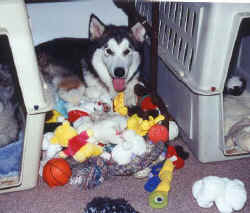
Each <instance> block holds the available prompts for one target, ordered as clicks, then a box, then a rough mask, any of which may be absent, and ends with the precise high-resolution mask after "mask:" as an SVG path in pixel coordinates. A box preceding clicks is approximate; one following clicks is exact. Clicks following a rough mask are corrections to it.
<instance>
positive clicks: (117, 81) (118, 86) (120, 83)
mask: <svg viewBox="0 0 250 213" xmlns="http://www.w3.org/2000/svg"><path fill="white" fill-rule="evenodd" d="M113 86H114V88H115V90H116V91H117V92H120V91H123V90H124V89H125V79H123V78H114V79H113Z"/></svg>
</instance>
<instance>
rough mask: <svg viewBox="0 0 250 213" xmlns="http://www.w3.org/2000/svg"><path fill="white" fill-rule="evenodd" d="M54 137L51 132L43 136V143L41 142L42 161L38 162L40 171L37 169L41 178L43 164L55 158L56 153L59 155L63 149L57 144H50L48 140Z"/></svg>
mask: <svg viewBox="0 0 250 213" xmlns="http://www.w3.org/2000/svg"><path fill="white" fill-rule="evenodd" d="M53 136H54V133H53V132H47V133H45V134H44V135H43V141H42V151H44V154H43V157H42V160H41V161H40V169H39V175H40V176H42V173H43V167H44V166H45V164H46V163H47V162H48V161H49V160H50V159H52V158H53V157H55V156H56V155H57V153H59V152H60V151H61V150H62V149H63V147H62V146H61V145H59V144H53V143H51V142H50V139H51V138H52V137H53Z"/></svg>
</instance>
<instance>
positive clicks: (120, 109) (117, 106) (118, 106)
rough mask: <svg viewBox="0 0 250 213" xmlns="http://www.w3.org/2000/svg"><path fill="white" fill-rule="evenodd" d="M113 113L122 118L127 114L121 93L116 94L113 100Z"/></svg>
mask: <svg viewBox="0 0 250 213" xmlns="http://www.w3.org/2000/svg"><path fill="white" fill-rule="evenodd" d="M114 111H115V112H117V113H119V114H120V115H123V116H125V115H127V114H128V108H127V107H126V106H125V101H124V93H123V92H120V93H118V95H117V96H116V97H115V99H114Z"/></svg>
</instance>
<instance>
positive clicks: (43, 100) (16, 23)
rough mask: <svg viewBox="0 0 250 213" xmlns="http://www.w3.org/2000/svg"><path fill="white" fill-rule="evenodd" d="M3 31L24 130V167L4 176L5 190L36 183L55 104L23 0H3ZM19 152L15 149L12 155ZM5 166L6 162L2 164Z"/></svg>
mask: <svg viewBox="0 0 250 213" xmlns="http://www.w3.org/2000/svg"><path fill="white" fill-rule="evenodd" d="M0 34H1V36H2V37H7V40H8V43H9V48H10V49H11V53H12V58H13V62H14V65H15V70H16V71H14V72H13V73H12V74H13V76H16V82H15V83H16V91H15V92H16V94H17V96H18V98H17V100H18V102H17V104H18V108H19V112H20V115H21V116H20V117H21V118H22V119H21V120H22V122H21V124H22V126H21V130H23V141H22V151H21V157H20V171H18V175H15V176H13V177H11V176H10V177H6V178H4V179H2V178H0V193H4V192H11V191H17V190H23V189H30V188H32V187H34V186H36V184H37V177H38V170H39V163H40V149H41V140H42V136H43V126H44V119H45V112H46V111H48V110H50V109H51V108H52V104H50V103H51V100H50V96H49V95H48V93H47V91H46V88H45V87H44V85H43V83H42V81H41V78H40V75H39V71H38V65H37V61H36V56H35V51H34V45H33V42H32V36H31V32H30V28H29V21H28V15H27V12H26V7H25V4H24V2H23V1H22V0H1V1H0ZM2 37H1V38H2ZM1 51H4V50H3V49H1ZM15 155H16V153H13V155H12V157H13V158H14V156H15ZM1 157H2V156H1ZM1 159H2V158H1ZM2 160H4V159H2ZM0 162H4V164H7V163H9V162H6V161H0ZM4 166H6V165H3V164H2V165H0V168H3V167H4Z"/></svg>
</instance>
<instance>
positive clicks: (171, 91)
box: [135, 0, 250, 162]
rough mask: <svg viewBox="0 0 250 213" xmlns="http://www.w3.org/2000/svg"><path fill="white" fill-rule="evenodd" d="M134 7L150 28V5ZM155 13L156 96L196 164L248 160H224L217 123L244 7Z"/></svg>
mask: <svg viewBox="0 0 250 213" xmlns="http://www.w3.org/2000/svg"><path fill="white" fill-rule="evenodd" d="M135 4H136V8H137V10H138V12H139V13H140V14H141V15H143V16H144V17H146V18H147V21H148V22H149V23H151V15H150V14H151V8H152V7H151V6H152V5H151V3H150V2H147V1H140V0H137V1H136V2H135ZM159 11H160V23H159V31H160V33H159V50H158V53H159V56H160V58H161V61H162V62H163V63H162V64H160V70H159V72H158V92H159V94H160V95H161V96H162V97H163V98H164V100H165V102H166V103H167V105H168V107H169V111H170V112H171V114H172V115H173V116H174V118H175V119H176V121H177V123H178V124H179V125H180V127H181V128H182V129H183V132H184V135H185V139H186V141H187V143H188V145H189V146H190V148H191V150H192V151H193V153H194V154H195V155H196V157H197V158H198V159H199V160H200V161H201V162H211V161H220V160H229V159H236V158H242V157H248V156H250V155H249V154H245V155H225V150H226V147H225V144H224V119H223V89H224V83H225V80H226V77H227V75H228V70H229V65H230V62H231V57H232V53H233V49H234V46H235V42H236V39H237V35H238V31H239V26H240V24H241V22H242V20H244V19H247V18H249V17H250V3H249V4H248V3H245V4H243V3H241V4H239V3H237V4H236V3H194V2H192V3H191V2H166V1H162V2H160V8H159ZM241 58H244V57H241ZM237 60H238V61H239V60H240V57H239V58H238V59H237ZM239 63H240V61H239ZM239 63H238V64H239ZM165 65H166V66H165ZM241 71H242V70H241Z"/></svg>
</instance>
